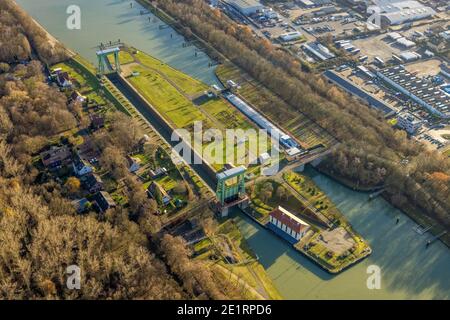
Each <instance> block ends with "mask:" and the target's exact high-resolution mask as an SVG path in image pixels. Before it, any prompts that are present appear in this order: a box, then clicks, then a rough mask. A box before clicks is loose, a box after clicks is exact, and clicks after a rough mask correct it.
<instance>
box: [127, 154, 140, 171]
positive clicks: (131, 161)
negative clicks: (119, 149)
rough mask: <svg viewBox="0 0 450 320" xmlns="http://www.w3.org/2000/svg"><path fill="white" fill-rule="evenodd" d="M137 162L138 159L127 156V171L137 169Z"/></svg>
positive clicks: (138, 167) (138, 166)
mask: <svg viewBox="0 0 450 320" xmlns="http://www.w3.org/2000/svg"><path fill="white" fill-rule="evenodd" d="M139 162H140V161H139V159H135V158H133V157H130V156H127V163H128V171H130V172H131V173H134V172H136V171H138V170H139V169H140V167H141V165H140V164H139Z"/></svg>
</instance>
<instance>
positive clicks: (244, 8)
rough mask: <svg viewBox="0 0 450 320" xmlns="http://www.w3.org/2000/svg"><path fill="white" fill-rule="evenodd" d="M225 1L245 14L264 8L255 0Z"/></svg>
mask: <svg viewBox="0 0 450 320" xmlns="http://www.w3.org/2000/svg"><path fill="white" fill-rule="evenodd" d="M226 2H227V3H228V4H229V5H230V6H232V7H233V8H235V9H236V10H238V11H239V12H240V13H242V14H244V15H246V16H249V15H252V14H255V13H257V12H258V11H262V10H263V9H264V6H263V5H262V4H261V3H260V2H259V1H257V0H226Z"/></svg>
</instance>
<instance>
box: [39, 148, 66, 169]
mask: <svg viewBox="0 0 450 320" xmlns="http://www.w3.org/2000/svg"><path fill="white" fill-rule="evenodd" d="M40 156H41V160H42V163H43V164H44V166H45V167H47V168H50V169H53V168H57V167H60V166H62V165H65V164H70V162H71V156H72V152H71V150H70V149H69V148H68V147H66V146H63V147H52V148H51V149H50V150H47V151H44V152H42V153H41V155H40Z"/></svg>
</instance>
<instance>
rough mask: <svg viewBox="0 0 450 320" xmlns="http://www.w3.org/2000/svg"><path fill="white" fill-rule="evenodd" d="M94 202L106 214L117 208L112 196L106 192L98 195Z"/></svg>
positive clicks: (95, 196)
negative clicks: (109, 210) (107, 211)
mask: <svg viewBox="0 0 450 320" xmlns="http://www.w3.org/2000/svg"><path fill="white" fill-rule="evenodd" d="M92 201H93V202H94V203H95V205H96V206H97V208H98V210H99V211H100V212H105V211H106V210H108V209H110V208H115V207H116V206H117V205H116V203H115V202H114V200H113V198H112V197H111V195H110V194H109V193H108V192H106V191H100V192H98V193H96V194H95V195H94V197H93V199H92Z"/></svg>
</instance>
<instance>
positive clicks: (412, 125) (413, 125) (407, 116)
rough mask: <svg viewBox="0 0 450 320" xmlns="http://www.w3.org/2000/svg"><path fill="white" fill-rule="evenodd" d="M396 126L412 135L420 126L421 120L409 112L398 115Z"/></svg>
mask: <svg viewBox="0 0 450 320" xmlns="http://www.w3.org/2000/svg"><path fill="white" fill-rule="evenodd" d="M397 126H398V127H399V128H401V129H403V130H405V131H406V132H408V133H409V134H414V133H416V132H417V130H419V129H420V127H421V126H422V120H420V119H419V118H417V117H416V116H415V115H413V114H412V113H409V112H404V113H400V114H398V116H397Z"/></svg>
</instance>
